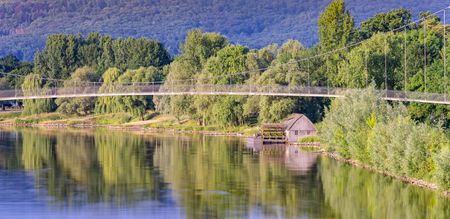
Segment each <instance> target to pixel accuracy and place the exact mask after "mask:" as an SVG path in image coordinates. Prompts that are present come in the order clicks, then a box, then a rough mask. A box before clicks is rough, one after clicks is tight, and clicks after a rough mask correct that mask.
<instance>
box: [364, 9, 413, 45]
mask: <svg viewBox="0 0 450 219" xmlns="http://www.w3.org/2000/svg"><path fill="white" fill-rule="evenodd" d="M411 17H412V14H411V11H410V10H406V9H404V8H399V9H394V10H391V11H389V12H388V13H378V14H376V15H375V16H374V17H372V18H369V19H368V20H367V21H364V22H362V23H361V27H360V29H359V34H360V38H358V40H364V39H368V38H370V37H371V36H372V35H374V34H376V33H378V32H389V31H391V30H396V29H398V28H401V27H405V26H406V25H408V24H409V23H411ZM413 28H415V27H414V26H411V27H406V28H405V29H413ZM399 31H402V30H397V32H399Z"/></svg>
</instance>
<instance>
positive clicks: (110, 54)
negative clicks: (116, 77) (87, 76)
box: [34, 33, 170, 79]
mask: <svg viewBox="0 0 450 219" xmlns="http://www.w3.org/2000/svg"><path fill="white" fill-rule="evenodd" d="M169 62H170V55H169V54H168V52H167V51H166V49H165V48H164V47H163V45H162V44H161V43H160V42H157V41H155V40H149V39H145V38H131V37H130V38H128V39H123V38H118V39H112V37H111V36H108V35H104V36H103V35H100V34H99V33H90V34H88V35H87V36H86V37H82V36H81V35H63V34H56V35H50V36H49V37H48V39H47V44H46V46H45V48H44V50H42V51H41V52H37V53H36V55H35V59H34V70H35V72H37V73H39V74H40V75H42V76H46V77H49V78H60V79H68V78H70V73H71V72H73V71H75V69H77V68H79V67H82V66H90V67H92V68H94V70H95V71H97V70H100V71H101V70H105V69H107V68H110V67H117V68H119V69H122V70H124V69H137V68H139V67H148V66H155V67H161V66H163V65H166V64H168V63H169Z"/></svg>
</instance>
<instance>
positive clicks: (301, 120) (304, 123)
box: [283, 113, 317, 142]
mask: <svg viewBox="0 0 450 219" xmlns="http://www.w3.org/2000/svg"><path fill="white" fill-rule="evenodd" d="M283 124H284V128H285V136H286V140H287V141H288V142H297V141H298V139H300V138H304V137H307V136H311V135H316V134H317V130H316V128H315V127H314V124H313V123H312V122H311V120H309V119H308V117H306V116H305V115H303V114H299V113H295V114H292V115H290V116H289V117H288V118H286V119H285V120H284V121H283Z"/></svg>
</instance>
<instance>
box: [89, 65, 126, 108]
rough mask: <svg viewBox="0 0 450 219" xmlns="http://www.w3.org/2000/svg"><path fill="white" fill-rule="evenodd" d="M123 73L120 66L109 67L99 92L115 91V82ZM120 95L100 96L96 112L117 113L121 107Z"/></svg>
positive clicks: (104, 74)
mask: <svg viewBox="0 0 450 219" xmlns="http://www.w3.org/2000/svg"><path fill="white" fill-rule="evenodd" d="M121 74H122V73H121V72H120V70H119V69H118V68H109V69H108V70H106V71H105V73H103V76H102V78H103V85H102V86H101V87H100V89H99V92H113V91H114V82H116V81H117V79H118V78H119V77H120V75H121ZM119 98H120V97H99V98H98V99H97V103H96V104H95V110H94V111H95V113H97V114H103V113H115V112H117V109H120V107H121V106H120V104H119V103H120V102H119V101H118V99H119Z"/></svg>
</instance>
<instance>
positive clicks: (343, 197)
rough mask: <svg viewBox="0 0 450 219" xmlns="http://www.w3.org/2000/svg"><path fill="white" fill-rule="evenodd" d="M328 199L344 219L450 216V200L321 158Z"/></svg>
mask: <svg viewBox="0 0 450 219" xmlns="http://www.w3.org/2000/svg"><path fill="white" fill-rule="evenodd" d="M320 171H321V178H322V182H323V188H324V191H325V197H326V202H327V204H329V205H330V206H331V207H332V208H333V210H334V211H335V212H336V213H337V215H339V216H340V217H341V218H450V201H449V200H448V199H446V198H443V197H440V196H439V195H437V194H436V193H433V192H430V191H427V190H424V189H420V188H417V187H415V186H411V185H407V184H404V183H402V182H400V181H398V180H395V179H391V178H389V177H385V176H383V175H381V174H376V173H371V172H368V171H366V170H363V169H360V168H355V167H351V166H348V165H346V164H342V163H338V162H336V161H333V160H330V159H322V162H321V167H320Z"/></svg>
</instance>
